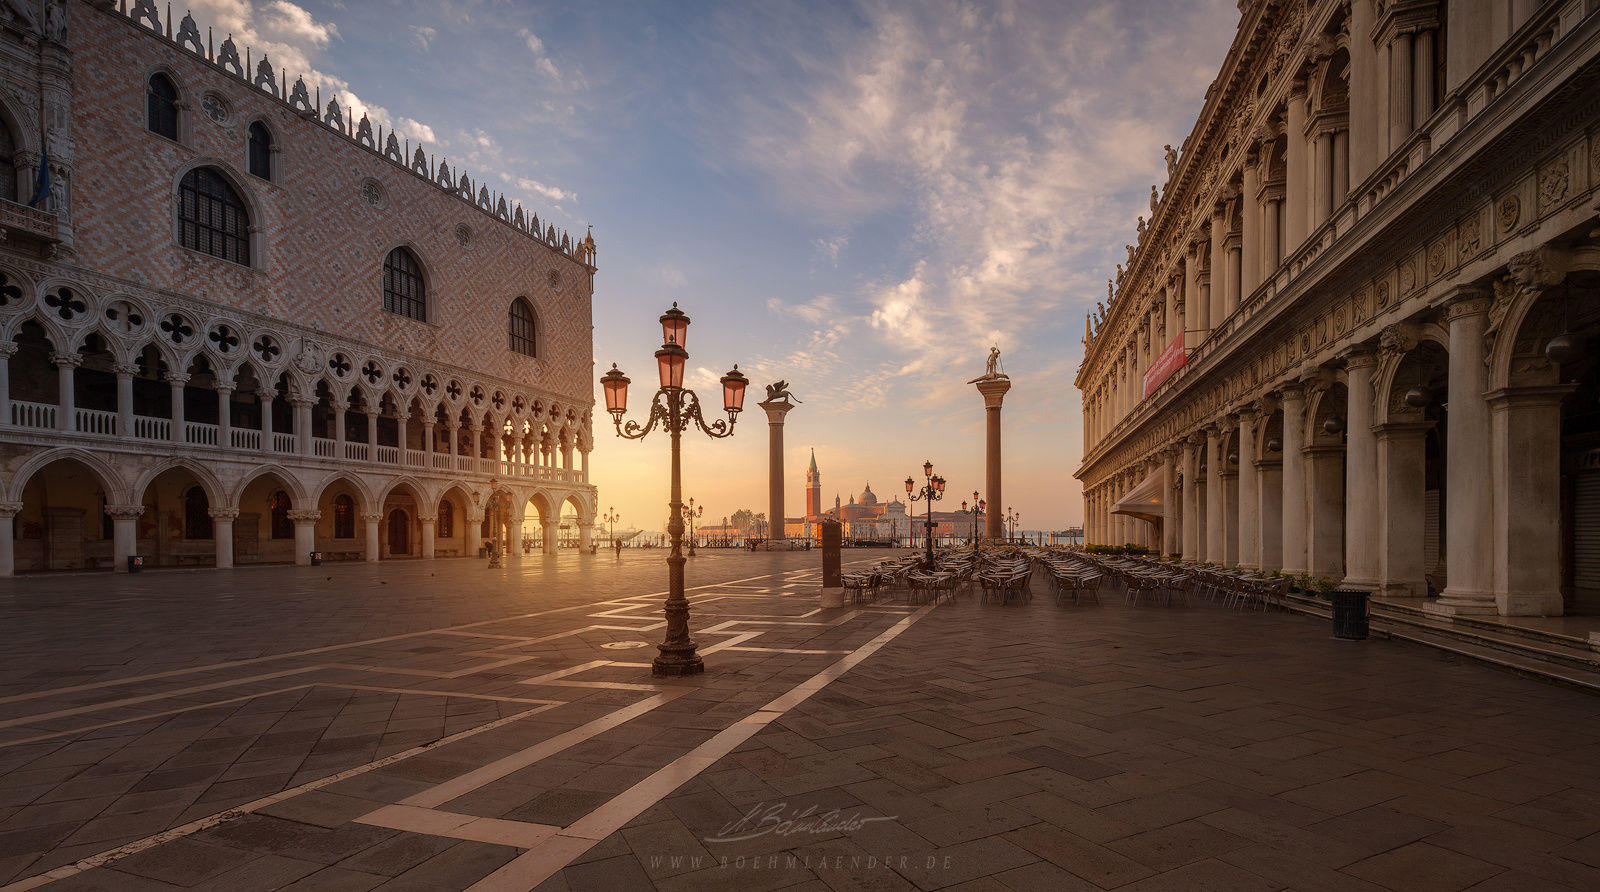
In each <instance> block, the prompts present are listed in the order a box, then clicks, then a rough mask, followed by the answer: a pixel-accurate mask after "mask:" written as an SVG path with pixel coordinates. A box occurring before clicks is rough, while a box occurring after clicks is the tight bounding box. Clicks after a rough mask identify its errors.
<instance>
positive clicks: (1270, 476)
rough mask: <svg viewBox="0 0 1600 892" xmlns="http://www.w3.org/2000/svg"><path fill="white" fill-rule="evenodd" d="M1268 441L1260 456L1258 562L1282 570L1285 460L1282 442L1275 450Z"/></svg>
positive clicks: (1256, 519)
mask: <svg viewBox="0 0 1600 892" xmlns="http://www.w3.org/2000/svg"><path fill="white" fill-rule="evenodd" d="M1270 443H1271V441H1270V440H1268V441H1267V443H1263V444H1261V448H1260V449H1259V450H1258V452H1259V453H1260V458H1257V459H1256V462H1255V466H1256V517H1255V527H1256V537H1255V552H1256V563H1257V564H1258V565H1259V566H1260V569H1261V570H1262V571H1263V572H1265V571H1267V570H1278V569H1281V568H1282V567H1283V460H1282V458H1281V457H1280V456H1281V455H1282V451H1281V450H1282V448H1283V447H1282V444H1281V443H1280V444H1279V447H1278V448H1279V450H1280V451H1278V452H1273V451H1272V450H1271V449H1270V448H1268V445H1269V444H1270Z"/></svg>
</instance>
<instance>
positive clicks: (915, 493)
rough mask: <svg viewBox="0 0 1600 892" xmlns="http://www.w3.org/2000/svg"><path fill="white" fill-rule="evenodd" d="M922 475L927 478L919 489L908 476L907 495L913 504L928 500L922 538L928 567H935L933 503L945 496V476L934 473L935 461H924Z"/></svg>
mask: <svg viewBox="0 0 1600 892" xmlns="http://www.w3.org/2000/svg"><path fill="white" fill-rule="evenodd" d="M922 476H923V477H924V478H925V479H926V480H927V482H926V483H924V484H922V488H921V489H917V482H916V481H915V480H913V479H911V478H910V477H907V478H906V497H907V499H909V500H910V501H911V502H912V503H913V504H915V503H916V502H918V501H921V500H926V501H927V502H928V520H927V522H926V523H925V525H924V526H923V530H922V534H923V535H922V538H923V540H924V541H925V542H926V543H927V548H928V554H927V557H926V558H924V560H926V561H927V562H928V569H929V570H932V569H933V503H934V502H937V501H938V500H940V499H942V498H944V478H943V477H936V476H934V473H933V462H931V461H925V462H923V463H922Z"/></svg>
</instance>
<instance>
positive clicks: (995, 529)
mask: <svg viewBox="0 0 1600 892" xmlns="http://www.w3.org/2000/svg"><path fill="white" fill-rule="evenodd" d="M967 383H968V384H975V385H977V387H978V393H980V394H982V395H983V407H984V413H985V415H986V416H987V417H988V445H987V449H986V451H985V458H984V481H983V485H984V489H985V492H984V497H985V498H986V499H988V501H989V504H990V505H993V506H995V507H994V508H993V509H991V510H990V511H989V512H988V514H986V515H985V516H984V521H983V535H984V537H985V538H987V539H991V540H993V539H999V538H1000V537H1001V536H1003V535H1005V534H1004V533H1003V532H1002V528H1001V524H1002V523H1003V522H1004V520H1005V516H1004V514H1005V512H1004V511H1003V510H1002V509H1001V507H1000V506H1002V505H1004V504H1005V497H1004V495H1003V494H1002V492H1001V485H1000V480H1001V476H1002V474H1001V465H1000V404H1001V402H1002V401H1003V400H1004V399H1005V395H1006V391H1008V390H1010V389H1011V378H1010V377H1009V376H1007V375H1006V373H1005V372H1003V371H1001V370H1000V348H999V347H993V348H991V349H990V350H989V364H988V366H987V367H986V368H985V369H984V373H983V376H982V377H978V378H974V379H972V380H971V381H968V382H967Z"/></svg>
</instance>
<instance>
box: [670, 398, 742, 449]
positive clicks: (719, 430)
mask: <svg viewBox="0 0 1600 892" xmlns="http://www.w3.org/2000/svg"><path fill="white" fill-rule="evenodd" d="M681 411H682V415H681V416H680V419H679V423H680V424H682V426H683V428H682V429H683V430H688V429H689V424H690V422H693V423H694V426H695V427H698V428H700V430H702V431H704V432H705V435H706V436H708V437H711V438H712V439H721V438H723V437H731V436H733V425H734V423H735V422H736V421H737V420H738V416H737V415H735V414H734V413H732V412H729V413H728V417H727V418H719V419H717V420H716V421H714V422H711V423H709V424H708V423H707V422H706V419H705V416H704V415H702V414H701V413H700V397H699V396H698V395H697V394H695V392H694V391H692V390H684V391H683V408H682V410H681Z"/></svg>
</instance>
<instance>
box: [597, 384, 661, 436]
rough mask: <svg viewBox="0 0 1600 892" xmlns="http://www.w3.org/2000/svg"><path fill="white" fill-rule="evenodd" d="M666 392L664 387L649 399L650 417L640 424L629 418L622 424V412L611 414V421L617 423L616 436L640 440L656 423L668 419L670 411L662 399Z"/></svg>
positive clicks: (653, 428)
mask: <svg viewBox="0 0 1600 892" xmlns="http://www.w3.org/2000/svg"><path fill="white" fill-rule="evenodd" d="M666 394H667V391H666V389H665V388H663V389H661V390H657V391H656V395H655V397H654V398H652V399H651V400H650V417H649V418H648V419H646V420H645V423H644V424H642V425H641V424H640V423H639V422H637V421H631V420H630V421H629V422H628V423H627V424H626V425H624V424H623V423H622V413H620V412H618V413H617V414H615V415H613V416H611V419H612V421H614V422H616V425H617V436H619V437H623V438H625V439H628V440H642V439H644V437H645V435H646V434H648V433H650V432H651V431H652V430H655V426H656V425H657V424H658V423H660V422H662V421H666V420H668V417H669V414H670V413H669V412H668V411H667V407H666V405H665V403H664V401H663V399H662V398H663V397H664V396H666Z"/></svg>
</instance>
